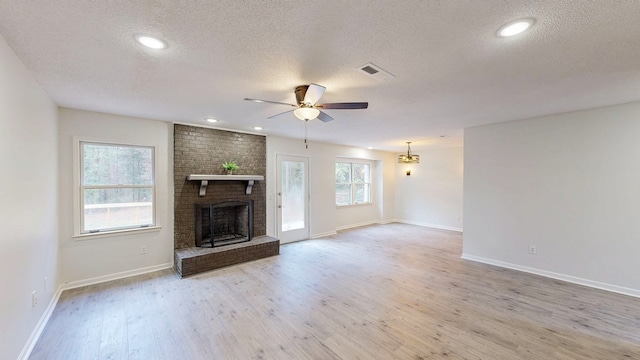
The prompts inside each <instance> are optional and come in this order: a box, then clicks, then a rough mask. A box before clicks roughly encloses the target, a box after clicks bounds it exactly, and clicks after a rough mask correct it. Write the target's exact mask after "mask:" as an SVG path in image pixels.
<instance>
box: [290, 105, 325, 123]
mask: <svg viewBox="0 0 640 360" xmlns="http://www.w3.org/2000/svg"><path fill="white" fill-rule="evenodd" d="M293 115H295V116H296V117H297V118H298V119H300V120H304V121H309V120H313V119H315V118H317V117H318V115H320V110H318V109H316V108H312V107H301V108H297V109H295V110H293Z"/></svg>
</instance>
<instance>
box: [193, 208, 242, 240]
mask: <svg viewBox="0 0 640 360" xmlns="http://www.w3.org/2000/svg"><path fill="white" fill-rule="evenodd" d="M195 225H196V228H195V230H196V231H195V233H196V239H195V240H196V246H197V247H217V246H224V245H231V244H237V243H241V242H245V241H249V240H251V239H252V238H253V200H248V201H240V200H227V201H223V202H219V203H215V204H196V205H195Z"/></svg>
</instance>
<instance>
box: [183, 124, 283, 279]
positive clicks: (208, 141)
mask: <svg viewBox="0 0 640 360" xmlns="http://www.w3.org/2000/svg"><path fill="white" fill-rule="evenodd" d="M230 160H235V161H236V163H237V164H238V165H239V167H240V169H239V170H238V171H237V174H238V175H261V176H265V175H266V139H265V137H264V136H259V135H251V134H243V133H236V132H231V131H224V130H216V129H209V128H200V127H195V126H188V125H179V124H176V125H174V186H175V192H174V249H175V256H174V265H175V269H176V270H177V271H178V273H180V274H181V275H182V276H188V275H192V274H195V273H198V272H203V271H208V270H212V269H215V268H217V267H221V266H227V265H232V264H235V263H238V262H243V261H250V260H253V259H258V258H262V257H266V256H272V255H277V254H278V253H279V241H278V240H277V239H273V238H270V237H268V236H266V185H265V181H255V183H254V184H253V186H252V189H251V193H250V194H247V184H246V182H245V181H209V182H208V185H206V192H205V193H204V195H201V191H200V187H201V182H200V181H193V180H188V179H187V178H188V177H189V175H191V174H210V175H223V174H224V169H223V168H222V166H221V164H222V163H224V162H226V161H230ZM239 202H244V203H248V202H250V203H251V206H252V210H253V215H252V217H253V219H252V229H251V230H252V232H253V234H252V235H253V239H251V240H250V241H246V242H242V243H235V242H233V241H232V242H230V243H233V244H232V245H227V246H213V247H212V246H208V247H197V246H196V239H197V232H198V231H202V228H201V227H200V230H197V226H196V221H197V216H196V214H197V213H198V209H200V215H202V212H201V211H202V208H203V207H210V206H211V204H223V203H227V204H231V203H236V204H237V203H239ZM201 225H202V224H200V226H201ZM239 233H240V232H238V234H239ZM201 240H202V239H200V241H201ZM200 245H201V244H200ZM225 245H226V244H225Z"/></svg>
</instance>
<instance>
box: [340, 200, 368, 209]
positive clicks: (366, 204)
mask: <svg viewBox="0 0 640 360" xmlns="http://www.w3.org/2000/svg"><path fill="white" fill-rule="evenodd" d="M370 205H373V203H372V202H368V203H361V204H349V205H336V209H343V208H350V207H358V206H370Z"/></svg>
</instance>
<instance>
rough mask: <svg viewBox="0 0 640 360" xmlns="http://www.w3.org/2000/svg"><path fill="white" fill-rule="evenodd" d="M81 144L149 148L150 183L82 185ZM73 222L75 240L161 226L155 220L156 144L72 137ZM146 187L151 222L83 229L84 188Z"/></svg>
mask: <svg viewBox="0 0 640 360" xmlns="http://www.w3.org/2000/svg"><path fill="white" fill-rule="evenodd" d="M83 144H98V145H100V144H104V145H108V146H126V147H143V148H150V149H151V153H152V157H153V159H152V166H153V170H152V184H151V185H121V184H119V185H108V186H93V185H91V186H83V185H82V179H83V175H84V174H83V170H84V168H83V159H82V145H83ZM73 169H74V171H73V173H74V175H73V188H74V191H73V222H74V231H73V237H74V238H76V240H81V239H83V238H94V237H101V236H113V235H118V234H120V233H125V234H126V233H130V232H145V231H149V230H158V229H160V228H161V227H160V226H159V225H158V222H157V206H158V205H157V202H158V197H157V183H156V179H157V173H156V172H157V169H158V146H157V145H156V144H140V143H131V142H127V141H113V140H104V139H98V138H88V137H77V136H74V137H73ZM132 187H133V188H135V187H141V188H148V187H151V193H152V197H153V199H152V201H151V203H152V204H151V211H152V224H149V225H137V226H129V227H121V228H109V229H104V230H100V231H83V227H84V225H83V224H84V211H83V207H84V199H83V192H84V190H85V189H88V188H90V189H96V188H108V189H116V188H132Z"/></svg>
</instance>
